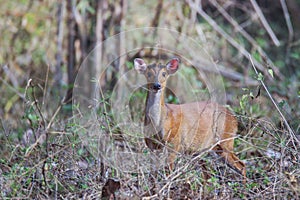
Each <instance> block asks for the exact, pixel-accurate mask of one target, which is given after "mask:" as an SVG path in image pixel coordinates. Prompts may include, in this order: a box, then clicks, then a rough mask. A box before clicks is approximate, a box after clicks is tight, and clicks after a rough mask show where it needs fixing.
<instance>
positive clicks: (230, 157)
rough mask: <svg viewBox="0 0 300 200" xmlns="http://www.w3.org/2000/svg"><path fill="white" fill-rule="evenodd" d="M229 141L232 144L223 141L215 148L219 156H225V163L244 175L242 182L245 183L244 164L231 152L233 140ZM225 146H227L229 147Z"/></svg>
mask: <svg viewBox="0 0 300 200" xmlns="http://www.w3.org/2000/svg"><path fill="white" fill-rule="evenodd" d="M230 143H232V145H228V143H227V144H226V143H225V144H224V143H223V144H221V145H220V146H217V148H215V150H216V152H217V153H218V154H219V155H220V156H221V157H223V158H225V161H226V163H228V164H230V165H231V166H232V167H234V168H235V169H236V170H238V171H239V172H240V173H241V174H242V175H243V176H244V180H243V183H246V179H247V177H246V165H245V163H243V162H242V161H241V160H240V159H239V158H238V157H237V156H236V155H235V154H234V153H233V141H232V142H231V141H230ZM226 147H229V149H228V148H226Z"/></svg>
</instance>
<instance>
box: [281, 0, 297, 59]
mask: <svg viewBox="0 0 300 200" xmlns="http://www.w3.org/2000/svg"><path fill="white" fill-rule="evenodd" d="M280 3H281V7H282V10H283V14H284V18H285V21H286V26H287V28H288V31H289V39H288V45H287V47H286V53H285V54H286V55H285V63H286V64H287V65H288V64H289V61H290V56H289V54H290V52H291V47H292V42H293V38H294V29H293V25H292V22H291V18H290V15H289V12H288V8H287V5H286V2H285V0H280Z"/></svg>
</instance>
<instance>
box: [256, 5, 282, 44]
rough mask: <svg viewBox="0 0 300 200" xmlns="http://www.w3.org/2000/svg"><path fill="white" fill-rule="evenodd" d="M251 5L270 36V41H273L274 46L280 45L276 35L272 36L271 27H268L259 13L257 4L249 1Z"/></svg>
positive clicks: (260, 12)
mask: <svg viewBox="0 0 300 200" xmlns="http://www.w3.org/2000/svg"><path fill="white" fill-rule="evenodd" d="M250 1H251V3H252V6H253V7H254V10H255V11H256V13H257V15H258V17H259V19H260V21H261V23H262V24H263V26H264V27H265V29H266V30H267V32H268V34H269V35H270V37H271V39H272V40H273V42H274V44H275V45H276V46H279V45H280V42H279V40H278V39H277V37H276V35H275V34H274V32H273V30H272V28H271V26H270V25H269V23H268V22H267V20H266V18H265V16H264V14H263V12H262V11H261V9H260V7H259V6H258V4H257V2H256V1H255V0H250Z"/></svg>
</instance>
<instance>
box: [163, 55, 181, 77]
mask: <svg viewBox="0 0 300 200" xmlns="http://www.w3.org/2000/svg"><path fill="white" fill-rule="evenodd" d="M179 63H180V60H179V58H173V59H172V60H170V61H169V62H168V63H167V65H166V66H167V71H168V73H169V74H174V73H175V72H176V71H177V70H178V68H179Z"/></svg>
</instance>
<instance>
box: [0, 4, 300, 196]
mask: <svg viewBox="0 0 300 200" xmlns="http://www.w3.org/2000/svg"><path fill="white" fill-rule="evenodd" d="M0 4H1V10H0V16H1V17H0V32H1V37H0V95H1V97H2V98H1V100H0V117H1V126H0V132H1V134H0V151H1V155H0V191H1V194H0V195H1V197H2V198H12V197H15V198H37V199H40V198H79V197H84V196H85V195H86V196H85V197H87V198H93V197H94V198H100V196H101V193H99V192H98V191H102V195H104V196H107V197H108V198H117V199H126V198H128V199H130V197H132V198H133V197H134V198H137V199H139V198H141V197H142V196H147V195H148V196H151V195H155V194H158V193H159V194H160V195H163V196H164V195H169V196H168V197H169V198H173V199H183V198H187V199H196V198H198V197H201V195H202V197H208V196H205V194H204V193H205V191H214V192H213V193H211V194H210V196H209V197H215V198H221V197H228V198H234V197H238V198H251V197H256V198H268V197H272V196H273V195H275V191H276V192H277V193H279V194H280V195H282V196H284V197H286V198H292V197H295V196H299V195H300V186H299V174H300V173H299V169H300V168H299V162H300V161H299V159H300V156H299V152H298V151H299V140H300V137H299V134H300V104H299V98H300V67H299V65H300V23H299V20H300V1H299V0H247V1H244V0H226V1H225V0H202V1H201V0H194V1H193V0H186V1H166V0H157V1H152V0H147V1H146V0H130V1H129V0H117V1H112V0H95V1H90V0H58V1H54V0H39V1H34V0H20V1H15V0H12V1H4V0H0ZM141 27H161V28H169V29H172V30H176V31H178V32H179V33H182V34H185V35H186V36H188V37H190V38H193V39H194V40H195V42H197V43H200V44H201V45H204V46H205V48H206V50H207V52H208V54H209V55H210V56H211V59H212V60H213V61H214V62H216V63H217V64H218V66H219V70H220V74H221V75H222V77H223V81H224V85H225V91H226V93H227V97H228V98H227V103H228V104H230V106H231V109H232V110H234V111H235V113H236V114H237V116H238V118H239V121H240V127H239V129H240V130H239V132H240V137H241V138H240V139H239V140H237V142H236V143H237V144H236V146H237V148H238V151H239V156H240V158H241V159H244V160H245V162H246V164H247V165H248V166H249V169H248V173H249V174H248V177H249V179H250V180H252V181H250V182H249V184H248V185H247V187H244V188H243V187H242V186H241V185H238V184H236V183H235V182H230V181H231V180H223V179H222V181H223V182H222V181H221V182H220V180H219V179H218V181H216V180H215V179H211V182H210V185H209V186H207V187H205V186H204V185H203V184H202V182H201V180H200V179H201V178H199V177H198V179H197V178H195V174H193V178H191V177H190V176H188V175H186V176H187V177H185V178H183V179H184V180H185V181H184V184H183V183H177V182H176V183H174V184H175V186H172V187H171V186H170V187H171V189H169V190H168V191H166V190H167V189H166V188H164V185H165V183H163V182H162V181H160V180H159V178H157V177H154V178H153V177H152V176H150V175H147V176H148V177H147V178H145V177H143V178H141V177H139V176H138V175H130V176H124V175H123V177H121V175H119V174H118V172H114V169H110V168H109V167H107V166H104V165H103V163H101V159H100V160H99V159H95V158H93V157H92V156H91V155H90V154H89V152H88V150H86V148H85V144H83V143H82V142H81V141H80V140H79V139H78V137H77V132H78V130H80V129H79V128H78V127H77V126H76V124H74V122H72V115H71V114H72V109H74V105H72V90H73V85H74V81H75V78H76V75H77V72H78V70H79V66H80V65H81V63H82V62H83V61H84V59H85V58H86V57H87V56H88V55H89V53H90V52H91V50H93V49H94V48H95V47H96V45H97V44H100V43H101V42H103V41H105V40H106V39H108V38H110V37H111V36H115V35H116V34H118V33H121V32H124V31H129V30H132V29H134V28H141ZM147 34H148V35H149V33H145V36H144V37H146V35H147ZM153 34H155V33H153ZM141 37H143V36H141ZM141 39H143V38H141ZM130 42H131V43H132V44H135V43H137V44H138V43H139V40H137V41H130ZM123 44H124V41H122V38H120V40H118V42H116V43H113V44H111V46H112V47H111V48H113V50H114V51H115V52H122V49H124V47H123V46H122V45H123ZM125 44H126V43H125ZM173 45H174V49H176V48H178V47H179V46H180V44H173ZM102 51H103V49H99V50H98V52H97V55H98V56H99V58H101V59H108V60H109V59H111V58H106V57H105V56H111V55H104V54H103V53H102ZM249 55H251V58H252V61H253V63H254V66H255V67H256V68H257V70H258V71H259V74H258V75H257V74H256V73H255V71H254V69H253V64H252V63H251V61H250V59H249V58H250V57H249ZM135 57H145V58H147V59H149V60H157V52H155V49H143V48H141V49H140V50H138V51H137V52H136V53H135V54H128V55H126V56H125V57H122V59H125V60H126V62H125V63H126V64H125V65H120V63H119V62H114V63H112V64H111V68H110V69H109V70H106V71H105V73H104V74H103V75H102V76H101V78H100V81H99V83H100V87H101V90H102V91H104V93H105V95H106V94H107V95H106V96H105V97H104V96H102V97H103V98H102V99H103V101H106V100H107V99H109V94H110V91H111V90H112V89H113V88H114V86H115V84H116V78H117V77H118V76H119V73H120V72H122V71H123V72H124V71H128V70H129V69H132V67H133V66H132V60H133V59H134V58H135ZM160 58H161V59H162V60H165V61H166V62H167V61H168V59H169V58H168V57H167V56H165V57H164V55H160ZM184 65H186V64H184ZM207 70H209V69H207ZM89 73H93V72H92V71H91V72H89ZM184 73H185V75H186V76H187V77H190V78H189V79H190V80H191V81H192V82H193V84H194V85H198V86H199V89H201V90H205V88H206V87H205V85H203V84H202V83H201V77H200V76H199V75H198V74H197V73H196V71H195V70H193V68H188V69H186V70H185V72H184ZM211 73H213V72H211ZM262 82H263V83H264V84H265V86H266V87H267V89H268V90H267V91H268V92H269V93H270V94H271V96H272V98H273V99H274V102H272V100H271V98H270V96H269V95H268V93H267V91H266V89H265V88H264V87H263V86H262ZM138 96H139V93H136V94H135V96H134V98H139V97H138ZM140 96H141V99H143V98H145V92H144V93H143V92H141V95H140ZM167 97H168V101H169V102H175V103H176V102H177V100H176V98H175V97H174V95H173V94H172V93H170V94H169V96H167ZM275 103H276V105H277V106H278V108H279V110H277V109H276V107H275ZM102 108H103V107H102ZM134 109H136V111H135V113H136V112H140V113H142V111H143V105H142V104H141V105H137V106H136V107H135V108H134ZM108 110H109V108H108ZM103 112H104V111H103V110H101V108H100V111H99V113H103ZM280 112H281V113H280ZM133 115H134V114H133ZM107 116H109V114H107V113H105V120H104V121H103V122H101V123H103V127H104V128H105V129H107V130H110V129H109V127H110V126H111V125H112V122H111V121H110V120H111V118H109V117H108V118H107ZM112 126H113V125H112ZM116 132H118V131H116ZM118 134H119V132H118ZM68 158H71V159H68ZM207 162H211V161H207ZM210 165H212V164H211V163H210ZM95 166H96V167H95ZM214 167H215V166H213V168H214ZM214 169H216V168H214ZM215 171H218V168H217V170H215ZM212 175H215V174H214V173H212ZM137 177H138V178H137ZM111 178H118V181H116V180H115V179H111ZM151 178H153V179H155V181H154V182H155V183H156V184H154V185H151V184H149V183H148V182H149V180H150V179H151ZM220 179H221V178H220ZM172 181H174V180H172ZM120 183H121V185H122V186H121V187H120ZM229 183H230V184H229ZM274 188H276V189H274ZM115 191H117V192H115ZM190 191H191V192H190ZM203 191H204V193H203ZM222 192H223V193H222ZM179 194H180V195H181V194H182V195H183V196H180V195H179ZM88 195H91V196H88ZM93 195H94V196H93ZM97 195H98V196H97ZM222 195H223V196H222ZM164 197H165V196H164ZM176 197H177V198H176Z"/></svg>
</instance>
